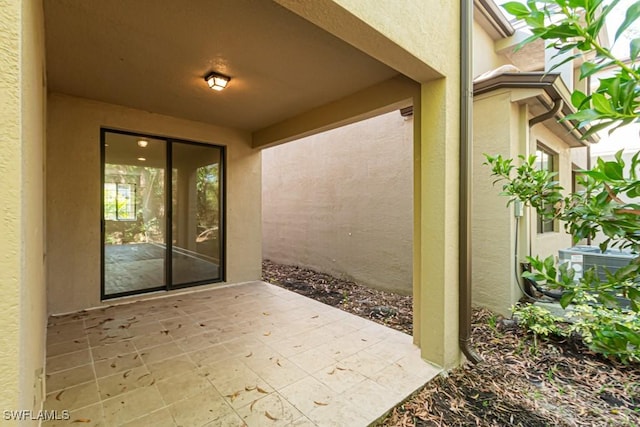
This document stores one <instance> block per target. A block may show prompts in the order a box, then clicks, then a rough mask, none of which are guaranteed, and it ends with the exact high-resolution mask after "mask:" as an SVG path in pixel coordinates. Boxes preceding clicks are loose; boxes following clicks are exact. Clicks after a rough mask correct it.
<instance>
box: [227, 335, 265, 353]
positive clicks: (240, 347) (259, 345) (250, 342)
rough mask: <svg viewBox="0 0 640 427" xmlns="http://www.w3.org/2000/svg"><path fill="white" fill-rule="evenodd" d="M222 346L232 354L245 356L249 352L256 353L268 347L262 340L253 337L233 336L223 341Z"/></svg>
mask: <svg viewBox="0 0 640 427" xmlns="http://www.w3.org/2000/svg"><path fill="white" fill-rule="evenodd" d="M224 346H225V347H226V349H227V350H228V351H229V353H231V354H232V355H234V356H247V355H249V354H253V353H256V354H257V353H258V352H260V351H262V350H264V349H265V348H271V347H268V346H267V345H266V344H265V343H263V342H262V341H260V340H258V339H256V338H253V337H242V338H238V337H235V338H234V339H232V340H230V341H227V342H225V343H224Z"/></svg>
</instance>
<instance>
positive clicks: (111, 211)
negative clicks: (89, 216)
mask: <svg viewBox="0 0 640 427" xmlns="http://www.w3.org/2000/svg"><path fill="white" fill-rule="evenodd" d="M103 144H104V146H103V149H104V181H103V182H104V187H103V210H102V212H103V216H102V221H103V233H104V234H103V239H104V252H103V263H104V276H103V280H104V287H103V292H104V296H106V297H113V296H118V295H127V294H132V293H137V292H140V291H143V290H150V289H155V288H164V287H165V286H166V283H165V262H166V261H165V259H166V237H165V224H166V218H165V167H166V142H165V141H163V140H158V139H153V138H143V137H139V136H133V135H128V134H123V133H116V132H106V131H105V132H104V136H103Z"/></svg>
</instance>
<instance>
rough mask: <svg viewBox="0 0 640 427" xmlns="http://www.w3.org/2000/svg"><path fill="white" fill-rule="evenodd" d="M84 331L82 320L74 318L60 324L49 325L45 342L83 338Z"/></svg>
mask: <svg viewBox="0 0 640 427" xmlns="http://www.w3.org/2000/svg"><path fill="white" fill-rule="evenodd" d="M85 334H86V332H85V330H84V321H82V320H76V321H73V322H69V323H64V324H62V325H55V326H50V327H48V328H47V342H51V343H52V344H53V343H57V342H64V341H72V340H74V339H78V338H84V336H85Z"/></svg>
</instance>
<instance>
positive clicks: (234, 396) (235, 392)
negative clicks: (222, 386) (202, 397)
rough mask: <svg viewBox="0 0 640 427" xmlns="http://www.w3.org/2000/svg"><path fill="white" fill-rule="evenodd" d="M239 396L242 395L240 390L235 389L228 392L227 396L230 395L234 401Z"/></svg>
mask: <svg viewBox="0 0 640 427" xmlns="http://www.w3.org/2000/svg"><path fill="white" fill-rule="evenodd" d="M238 396H240V390H238V391H234V392H233V393H231V394H227V395H226V396H225V397H228V398H229V399H231V401H232V402H233V401H234V400H236V399H237V398H238Z"/></svg>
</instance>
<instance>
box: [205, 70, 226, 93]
mask: <svg viewBox="0 0 640 427" xmlns="http://www.w3.org/2000/svg"><path fill="white" fill-rule="evenodd" d="M204 79H205V80H206V81H207V84H208V85H209V87H210V88H211V89H213V90H217V91H220V90H222V89H224V88H225V87H227V85H228V84H229V80H231V77H228V76H225V75H222V74H218V73H211V74H209V75H207V77H205V78H204Z"/></svg>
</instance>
